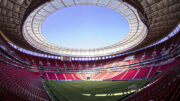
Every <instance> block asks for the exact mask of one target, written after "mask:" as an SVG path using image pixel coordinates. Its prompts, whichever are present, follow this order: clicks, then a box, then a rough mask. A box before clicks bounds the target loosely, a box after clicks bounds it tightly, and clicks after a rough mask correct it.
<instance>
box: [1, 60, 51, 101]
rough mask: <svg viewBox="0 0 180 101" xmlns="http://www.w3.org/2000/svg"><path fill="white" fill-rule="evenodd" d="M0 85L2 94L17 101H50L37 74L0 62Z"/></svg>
mask: <svg viewBox="0 0 180 101" xmlns="http://www.w3.org/2000/svg"><path fill="white" fill-rule="evenodd" d="M0 85H1V86H3V88H2V89H4V90H3V92H4V91H5V93H10V95H12V97H15V98H17V99H19V100H18V101H21V100H22V101H23V100H24V99H25V100H30V99H31V100H33V101H50V100H51V99H50V98H49V96H48V94H47V93H46V91H45V89H44V87H43V85H42V79H41V78H40V77H39V73H33V72H31V71H27V70H24V69H20V68H16V67H14V66H11V65H7V64H4V63H1V62H0ZM2 89H1V90H2ZM2 96H3V95H2ZM7 96H8V95H7ZM0 99H1V98H0ZM7 99H10V98H7ZM25 100H24V101H25ZM7 101H8V100H7ZM9 101H10V100H9ZM11 101H12V100H11Z"/></svg>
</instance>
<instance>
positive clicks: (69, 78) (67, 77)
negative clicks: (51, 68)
mask: <svg viewBox="0 0 180 101" xmlns="http://www.w3.org/2000/svg"><path fill="white" fill-rule="evenodd" d="M64 76H65V77H66V80H74V78H73V76H72V74H71V73H64Z"/></svg>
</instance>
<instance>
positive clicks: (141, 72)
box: [135, 67, 150, 79]
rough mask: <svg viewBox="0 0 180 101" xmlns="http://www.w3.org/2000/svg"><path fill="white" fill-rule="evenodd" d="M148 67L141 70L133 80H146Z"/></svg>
mask: <svg viewBox="0 0 180 101" xmlns="http://www.w3.org/2000/svg"><path fill="white" fill-rule="evenodd" d="M149 70H150V67H145V68H141V69H140V70H139V72H138V74H137V75H136V76H135V79H139V78H146V77H147V75H148V73H149Z"/></svg>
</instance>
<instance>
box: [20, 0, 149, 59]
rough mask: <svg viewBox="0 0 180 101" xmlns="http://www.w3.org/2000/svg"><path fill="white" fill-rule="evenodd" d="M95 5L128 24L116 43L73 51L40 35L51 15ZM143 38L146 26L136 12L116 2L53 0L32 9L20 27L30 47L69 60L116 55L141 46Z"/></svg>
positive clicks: (126, 5) (115, 0) (104, 0)
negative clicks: (67, 8) (69, 9)
mask: <svg viewBox="0 0 180 101" xmlns="http://www.w3.org/2000/svg"><path fill="white" fill-rule="evenodd" d="M89 4H90V5H97V6H103V7H107V8H110V9H113V10H115V11H116V12H118V13H120V14H121V15H123V16H124V18H125V19H126V20H127V21H128V23H129V27H130V28H129V29H130V30H129V33H128V35H127V36H126V37H125V38H124V39H123V40H120V41H119V42H117V43H115V44H113V45H110V46H106V47H101V48H94V49H73V48H66V47H62V46H58V45H55V44H53V43H51V42H49V41H48V40H46V39H45V38H44V37H43V35H42V32H41V25H42V23H43V21H44V20H45V19H46V18H47V17H48V16H49V15H50V14H52V13H53V12H55V11H57V10H60V9H62V8H64V7H69V6H74V5H89ZM146 35H147V27H146V26H145V25H144V24H143V23H142V21H141V20H140V18H139V15H138V13H137V10H136V9H135V8H133V7H132V6H130V5H129V4H127V3H125V2H122V1H119V0H53V1H51V2H48V3H45V4H43V5H42V6H40V7H39V8H37V9H35V10H34V11H33V12H32V13H31V14H30V15H29V16H28V17H27V19H26V21H25V22H24V25H23V36H24V37H25V39H26V41H27V42H28V43H29V44H31V45H32V46H33V47H35V48H37V49H39V50H42V51H44V52H48V53H51V54H56V55H63V56H73V57H96V56H105V55H111V54H115V53H120V52H124V51H127V50H129V49H132V48H133V47H135V46H137V45H138V44H139V43H141V42H142V41H143V40H144V38H145V37H146Z"/></svg>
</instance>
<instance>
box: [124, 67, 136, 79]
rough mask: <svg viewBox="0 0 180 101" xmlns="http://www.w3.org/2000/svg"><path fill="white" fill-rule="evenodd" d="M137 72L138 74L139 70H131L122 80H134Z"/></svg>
mask: <svg viewBox="0 0 180 101" xmlns="http://www.w3.org/2000/svg"><path fill="white" fill-rule="evenodd" d="M136 72H137V69H134V70H130V71H128V73H127V74H126V75H125V76H124V77H123V78H122V79H133V77H134V75H135V74H136Z"/></svg>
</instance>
